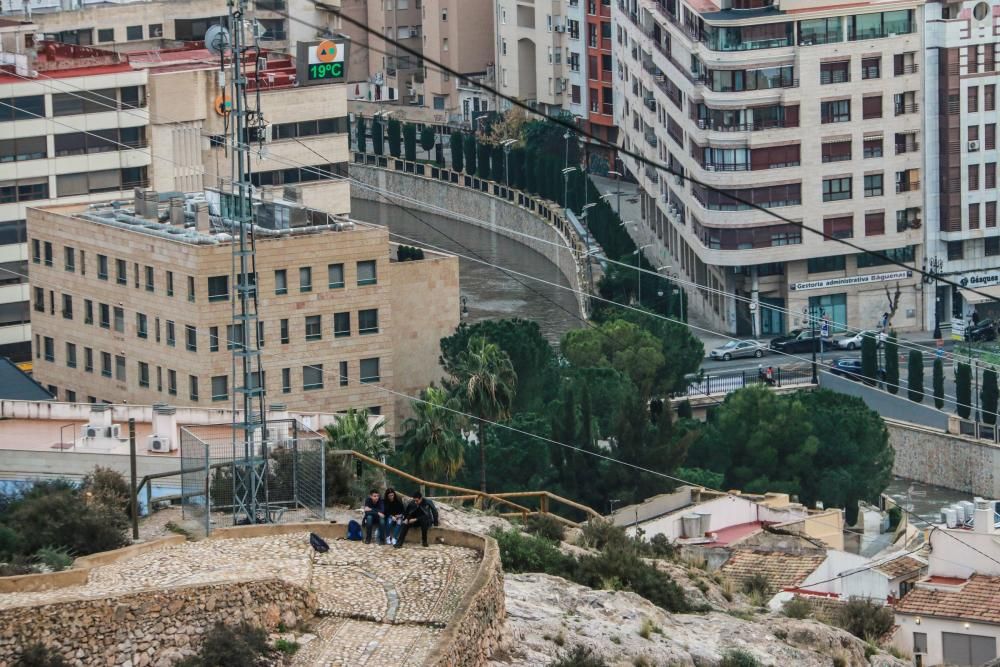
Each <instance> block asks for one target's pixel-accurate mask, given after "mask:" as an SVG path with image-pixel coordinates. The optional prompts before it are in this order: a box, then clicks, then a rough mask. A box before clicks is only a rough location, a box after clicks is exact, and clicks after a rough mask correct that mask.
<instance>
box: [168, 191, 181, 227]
mask: <svg viewBox="0 0 1000 667" xmlns="http://www.w3.org/2000/svg"><path fill="white" fill-rule="evenodd" d="M170 224H171V225H173V226H174V227H182V228H183V227H184V198H183V197H171V198H170Z"/></svg>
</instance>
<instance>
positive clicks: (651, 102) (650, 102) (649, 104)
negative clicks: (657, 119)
mask: <svg viewBox="0 0 1000 667" xmlns="http://www.w3.org/2000/svg"><path fill="white" fill-rule="evenodd" d="M642 103H643V104H645V105H646V108H647V109H649V110H650V111H656V100H655V99H653V98H652V97H647V98H645V99H643V101H642Z"/></svg>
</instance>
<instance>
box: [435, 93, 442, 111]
mask: <svg viewBox="0 0 1000 667" xmlns="http://www.w3.org/2000/svg"><path fill="white" fill-rule="evenodd" d="M433 104H434V109H436V110H437V111H444V107H445V98H444V97H442V96H441V95H435V96H434V101H433Z"/></svg>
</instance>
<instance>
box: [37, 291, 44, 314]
mask: <svg viewBox="0 0 1000 667" xmlns="http://www.w3.org/2000/svg"><path fill="white" fill-rule="evenodd" d="M35 312H37V313H44V312H45V288H43V287H36V288H35Z"/></svg>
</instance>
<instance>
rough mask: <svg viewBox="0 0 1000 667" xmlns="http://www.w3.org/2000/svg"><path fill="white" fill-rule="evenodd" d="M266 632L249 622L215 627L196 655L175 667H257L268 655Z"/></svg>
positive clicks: (269, 648) (209, 632) (206, 635)
mask: <svg viewBox="0 0 1000 667" xmlns="http://www.w3.org/2000/svg"><path fill="white" fill-rule="evenodd" d="M271 652H272V651H271V647H269V646H268V645H267V633H265V632H264V631H263V630H261V629H260V628H256V627H254V626H252V625H250V624H249V623H241V624H240V625H237V626H229V625H224V624H222V623H219V624H217V625H216V626H215V627H214V628H212V629H211V630H209V631H208V633H206V634H205V638H204V639H203V640H202V642H201V648H200V649H199V650H198V654H197V655H194V656H191V657H190V658H186V659H185V660H182V661H180V662H178V663H177V667H221V666H222V665H246V666H248V667H250V666H252V665H256V664H257V662H258V661H259V660H260V658H261V657H263V656H266V655H268V654H270V653H271Z"/></svg>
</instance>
